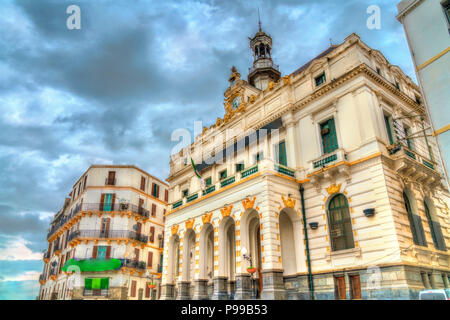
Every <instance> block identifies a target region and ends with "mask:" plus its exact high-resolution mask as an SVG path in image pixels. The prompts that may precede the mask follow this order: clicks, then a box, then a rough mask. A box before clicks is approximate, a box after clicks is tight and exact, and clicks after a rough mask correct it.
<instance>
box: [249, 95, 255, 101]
mask: <svg viewBox="0 0 450 320" xmlns="http://www.w3.org/2000/svg"><path fill="white" fill-rule="evenodd" d="M255 99H256V97H255V95H254V94H252V95H250V103H253V102H255Z"/></svg>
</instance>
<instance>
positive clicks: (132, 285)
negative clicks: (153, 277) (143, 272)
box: [131, 280, 136, 297]
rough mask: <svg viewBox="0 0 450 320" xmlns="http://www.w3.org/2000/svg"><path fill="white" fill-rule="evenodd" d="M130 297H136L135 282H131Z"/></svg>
mask: <svg viewBox="0 0 450 320" xmlns="http://www.w3.org/2000/svg"><path fill="white" fill-rule="evenodd" d="M131 296H132V297H136V281H135V280H133V281H132V282H131Z"/></svg>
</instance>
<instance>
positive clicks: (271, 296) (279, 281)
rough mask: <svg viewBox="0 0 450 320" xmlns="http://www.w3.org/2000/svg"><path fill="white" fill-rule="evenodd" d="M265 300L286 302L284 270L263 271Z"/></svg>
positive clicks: (262, 297) (262, 294)
mask: <svg viewBox="0 0 450 320" xmlns="http://www.w3.org/2000/svg"><path fill="white" fill-rule="evenodd" d="M262 278H263V289H262V293H261V299H263V300H286V290H285V288H284V283H283V271H282V270H263V271H262Z"/></svg>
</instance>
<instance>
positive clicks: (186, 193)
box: [183, 189, 189, 197]
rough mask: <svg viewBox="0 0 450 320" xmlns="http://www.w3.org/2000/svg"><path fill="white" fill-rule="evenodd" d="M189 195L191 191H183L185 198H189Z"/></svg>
mask: <svg viewBox="0 0 450 320" xmlns="http://www.w3.org/2000/svg"><path fill="white" fill-rule="evenodd" d="M188 195H189V189H185V190H183V197H187V196H188Z"/></svg>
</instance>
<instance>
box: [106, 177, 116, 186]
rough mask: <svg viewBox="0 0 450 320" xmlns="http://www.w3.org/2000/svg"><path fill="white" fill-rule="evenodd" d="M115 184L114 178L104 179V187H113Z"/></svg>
mask: <svg viewBox="0 0 450 320" xmlns="http://www.w3.org/2000/svg"><path fill="white" fill-rule="evenodd" d="M116 182H117V180H116V178H114V179H108V178H106V179H105V186H115V185H116Z"/></svg>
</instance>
